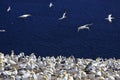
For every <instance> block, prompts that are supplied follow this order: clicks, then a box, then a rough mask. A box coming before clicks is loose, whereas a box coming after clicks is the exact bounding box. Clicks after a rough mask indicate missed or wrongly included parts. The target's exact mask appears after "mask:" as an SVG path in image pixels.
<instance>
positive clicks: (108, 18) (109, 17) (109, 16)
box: [105, 14, 115, 23]
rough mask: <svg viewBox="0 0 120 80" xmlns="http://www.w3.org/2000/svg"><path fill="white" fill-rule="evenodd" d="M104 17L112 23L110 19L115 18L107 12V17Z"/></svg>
mask: <svg viewBox="0 0 120 80" xmlns="http://www.w3.org/2000/svg"><path fill="white" fill-rule="evenodd" d="M105 19H106V20H108V21H109V22H111V23H112V19H115V18H114V17H112V14H109V15H108V17H107V18H105Z"/></svg>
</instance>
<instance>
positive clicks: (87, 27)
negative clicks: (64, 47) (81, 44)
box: [78, 24, 93, 32]
mask: <svg viewBox="0 0 120 80" xmlns="http://www.w3.org/2000/svg"><path fill="white" fill-rule="evenodd" d="M91 25H93V24H85V25H83V26H79V27H78V32H79V31H80V30H82V29H88V30H89V29H90V28H89V26H91Z"/></svg>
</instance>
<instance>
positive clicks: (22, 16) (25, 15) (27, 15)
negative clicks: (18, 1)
mask: <svg viewBox="0 0 120 80" xmlns="http://www.w3.org/2000/svg"><path fill="white" fill-rule="evenodd" d="M30 16H31V14H24V15H21V16H19V18H27V17H30Z"/></svg>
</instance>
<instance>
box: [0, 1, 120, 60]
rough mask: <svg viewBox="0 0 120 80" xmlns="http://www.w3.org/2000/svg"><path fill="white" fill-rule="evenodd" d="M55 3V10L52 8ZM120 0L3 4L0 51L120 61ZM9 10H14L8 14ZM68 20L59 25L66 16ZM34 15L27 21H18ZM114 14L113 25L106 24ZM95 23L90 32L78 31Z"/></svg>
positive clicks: (0, 26)
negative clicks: (107, 18) (62, 17)
mask: <svg viewBox="0 0 120 80" xmlns="http://www.w3.org/2000/svg"><path fill="white" fill-rule="evenodd" d="M50 2H53V4H54V7H52V8H49V7H48V5H49V3H50ZM119 3H120V0H0V29H6V31H7V32H6V33H0V51H2V52H4V53H10V51H11V50H12V49H14V50H15V52H16V54H18V53H19V52H25V53H26V55H28V54H30V53H32V52H34V53H35V54H36V55H39V56H58V55H63V56H71V55H74V56H75V57H83V58H96V57H103V58H113V57H116V58H120V5H119ZM8 6H11V8H12V10H11V11H10V12H6V9H7V8H8ZM65 11H66V12H67V18H66V19H64V20H62V21H58V18H59V17H61V15H62V14H63V13H64V12H65ZM27 13H28V14H32V16H31V17H29V18H27V19H25V20H24V19H19V18H17V17H18V16H20V15H23V14H27ZM110 13H112V14H113V16H114V17H115V18H116V19H115V20H113V23H109V22H108V21H106V20H104V18H106V17H107V16H108V14H110ZM87 23H94V25H92V26H91V27H90V30H81V31H80V32H77V27H78V26H80V25H84V24H87Z"/></svg>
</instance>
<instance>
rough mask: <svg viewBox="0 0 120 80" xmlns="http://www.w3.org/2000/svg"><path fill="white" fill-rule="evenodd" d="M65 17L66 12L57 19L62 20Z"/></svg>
mask: <svg viewBox="0 0 120 80" xmlns="http://www.w3.org/2000/svg"><path fill="white" fill-rule="evenodd" d="M65 18H66V12H64V13H63V15H62V17H60V18H59V19H58V20H62V19H65Z"/></svg>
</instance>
